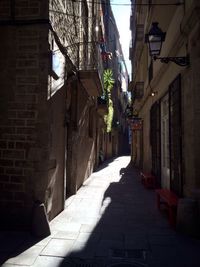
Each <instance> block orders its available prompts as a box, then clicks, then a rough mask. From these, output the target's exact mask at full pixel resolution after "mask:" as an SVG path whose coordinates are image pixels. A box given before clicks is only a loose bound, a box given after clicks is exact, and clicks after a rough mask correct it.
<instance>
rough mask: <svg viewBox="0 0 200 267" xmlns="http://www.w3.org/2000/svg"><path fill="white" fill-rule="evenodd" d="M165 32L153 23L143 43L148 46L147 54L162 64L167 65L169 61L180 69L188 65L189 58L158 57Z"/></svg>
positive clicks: (156, 23)
mask: <svg viewBox="0 0 200 267" xmlns="http://www.w3.org/2000/svg"><path fill="white" fill-rule="evenodd" d="M165 36H166V32H163V31H162V30H161V29H160V28H159V27H158V22H153V23H152V27H151V29H150V31H149V33H147V34H145V43H148V45H149V54H150V56H151V57H152V58H153V59H154V60H157V59H160V61H161V62H162V63H169V62H170V61H172V62H174V63H176V64H177V65H179V66H181V67H185V66H188V65H189V56H185V57H159V55H160V52H161V48H162V43H163V42H164V41H165Z"/></svg>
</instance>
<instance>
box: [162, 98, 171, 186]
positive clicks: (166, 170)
mask: <svg viewBox="0 0 200 267" xmlns="http://www.w3.org/2000/svg"><path fill="white" fill-rule="evenodd" d="M169 149H170V148H169V94H166V95H165V96H164V97H163V98H162V99H161V186H162V188H167V189H170V160H169V155H170V151H169Z"/></svg>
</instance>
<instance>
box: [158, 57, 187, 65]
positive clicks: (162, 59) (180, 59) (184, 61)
mask: <svg viewBox="0 0 200 267" xmlns="http://www.w3.org/2000/svg"><path fill="white" fill-rule="evenodd" d="M153 59H154V60H157V59H160V62H162V63H166V64H167V63H169V62H170V61H171V62H174V63H175V64H177V65H179V66H181V67H185V66H188V65H189V64H190V59H189V56H186V57H157V56H154V57H153Z"/></svg>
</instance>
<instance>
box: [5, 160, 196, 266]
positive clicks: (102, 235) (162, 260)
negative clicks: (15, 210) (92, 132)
mask: <svg viewBox="0 0 200 267" xmlns="http://www.w3.org/2000/svg"><path fill="white" fill-rule="evenodd" d="M129 162H130V157H128V156H124V157H119V158H116V159H113V160H112V161H108V162H105V163H104V164H103V165H102V166H101V169H99V170H98V171H96V172H94V173H93V174H92V175H91V176H90V178H89V179H88V180H87V181H86V182H85V183H84V185H83V186H82V187H81V188H80V189H79V190H78V192H77V194H76V195H74V196H72V197H70V198H69V199H68V200H67V201H66V208H65V210H64V211H63V212H62V213H61V214H59V215H58V216H57V217H56V218H55V219H54V220H53V221H52V222H51V223H50V226H51V236H49V237H47V238H45V239H43V240H37V239H34V238H33V237H31V236H30V235H29V234H27V233H20V232H7V233H6V232H0V261H1V262H0V263H1V264H2V265H1V266H3V267H12V266H13V267H14V266H15V267H16V266H21V267H22V266H33V267H65V266H66V267H67V266H72V267H108V266H110V267H111V266H113V267H114V266H116V267H117V266H118V267H120V266H121V267H141V266H143V267H145V266H146V267H199V266H200V240H197V239H192V238H189V237H187V236H184V235H181V234H178V233H177V232H176V231H175V230H174V229H172V228H170V226H169V224H168V220H167V218H166V216H165V215H164V214H161V213H160V212H159V211H158V210H157V208H156V200H155V193H154V191H153V190H147V189H145V188H144V187H143V186H142V185H141V183H140V180H139V176H138V172H137V170H135V169H134V168H133V167H131V165H130V164H129Z"/></svg>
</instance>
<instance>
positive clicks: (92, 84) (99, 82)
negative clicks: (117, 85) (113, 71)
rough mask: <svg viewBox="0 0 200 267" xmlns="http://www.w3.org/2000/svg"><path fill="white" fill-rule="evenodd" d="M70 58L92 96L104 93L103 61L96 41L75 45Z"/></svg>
mask: <svg viewBox="0 0 200 267" xmlns="http://www.w3.org/2000/svg"><path fill="white" fill-rule="evenodd" d="M70 58H71V60H72V62H73V63H74V65H75V66H76V67H77V69H78V71H79V78H80V81H81V83H82V84H83V86H84V88H85V89H86V91H87V92H88V94H89V95H90V96H100V95H102V93H103V62H102V57H101V51H100V47H99V45H98V44H97V43H96V42H82V43H78V44H76V45H75V46H74V47H73V51H71V53H70Z"/></svg>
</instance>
